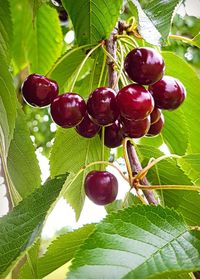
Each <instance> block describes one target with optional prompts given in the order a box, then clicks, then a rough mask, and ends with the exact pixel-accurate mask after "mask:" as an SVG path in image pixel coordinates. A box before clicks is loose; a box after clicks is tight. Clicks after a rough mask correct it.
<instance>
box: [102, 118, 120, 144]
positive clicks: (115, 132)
mask: <svg viewBox="0 0 200 279" xmlns="http://www.w3.org/2000/svg"><path fill="white" fill-rule="evenodd" d="M122 140H123V134H122V125H121V123H120V122H119V121H118V120H116V121H115V123H113V124H112V125H111V126H109V127H106V128H105V137H104V144H105V146H107V147H109V148H116V147H118V146H120V145H121V144H122Z"/></svg>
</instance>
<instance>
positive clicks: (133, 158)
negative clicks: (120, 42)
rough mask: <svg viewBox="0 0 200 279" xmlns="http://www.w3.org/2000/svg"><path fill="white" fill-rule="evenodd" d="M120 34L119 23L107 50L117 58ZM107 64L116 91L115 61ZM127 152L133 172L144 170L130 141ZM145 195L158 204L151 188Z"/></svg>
mask: <svg viewBox="0 0 200 279" xmlns="http://www.w3.org/2000/svg"><path fill="white" fill-rule="evenodd" d="M117 34H118V25H116V26H115V28H114V30H113V31H112V33H111V35H110V38H109V39H108V40H107V42H106V46H107V51H108V52H109V53H110V54H111V56H112V57H114V59H115V60H116V58H117V55H116V53H117V44H116V39H115V36H116V35H117ZM107 64H108V84H109V87H111V88H113V89H114V90H115V91H116V92H117V91H118V90H119V88H118V84H117V83H116V80H117V72H116V71H115V69H114V63H113V61H112V60H111V59H110V58H109V57H108V58H107ZM127 152H128V157H129V160H130V164H131V169H132V172H133V173H135V172H138V171H141V170H142V166H141V163H140V161H139V158H138V156H137V153H136V150H135V148H134V147H133V145H132V144H131V143H130V142H128V144H127ZM140 183H141V184H142V185H150V183H149V181H148V180H147V178H145V177H144V178H143V179H142V180H141V181H140ZM143 192H144V195H145V197H146V199H147V201H148V202H149V203H153V204H158V201H157V200H156V198H155V196H154V193H153V192H152V191H151V190H143Z"/></svg>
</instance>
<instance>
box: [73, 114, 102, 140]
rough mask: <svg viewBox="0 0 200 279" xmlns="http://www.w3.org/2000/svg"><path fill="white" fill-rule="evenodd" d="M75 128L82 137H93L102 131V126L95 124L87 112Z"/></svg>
mask: <svg viewBox="0 0 200 279" xmlns="http://www.w3.org/2000/svg"><path fill="white" fill-rule="evenodd" d="M75 129H76V132H77V133H78V134H79V135H81V136H82V137H85V138H92V137H94V136H95V135H96V134H97V133H98V132H99V131H100V129H101V128H100V126H99V125H97V124H95V123H94V122H93V121H92V120H91V119H90V117H89V116H88V114H87V113H86V114H85V116H84V118H83V120H82V121H81V123H80V124H79V125H77V126H76V128H75Z"/></svg>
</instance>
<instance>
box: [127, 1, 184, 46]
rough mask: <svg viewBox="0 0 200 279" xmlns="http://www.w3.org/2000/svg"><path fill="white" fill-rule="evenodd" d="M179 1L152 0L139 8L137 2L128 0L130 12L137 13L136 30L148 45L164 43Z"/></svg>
mask: <svg viewBox="0 0 200 279" xmlns="http://www.w3.org/2000/svg"><path fill="white" fill-rule="evenodd" d="M181 2H182V1H181V0H168V1H165V0H161V1H160V0H152V1H148V2H146V3H147V4H146V5H145V6H141V4H140V1H138V0H128V3H129V7H130V10H131V11H132V13H133V16H134V15H135V7H134V5H135V6H136V7H137V11H138V29H139V32H140V34H141V36H142V37H143V38H144V39H145V41H147V42H148V43H150V44H153V45H160V44H161V43H165V42H166V40H167V37H168V35H169V32H170V29H171V23H172V18H173V15H174V12H175V10H176V8H177V7H178V6H179V4H180V3H181Z"/></svg>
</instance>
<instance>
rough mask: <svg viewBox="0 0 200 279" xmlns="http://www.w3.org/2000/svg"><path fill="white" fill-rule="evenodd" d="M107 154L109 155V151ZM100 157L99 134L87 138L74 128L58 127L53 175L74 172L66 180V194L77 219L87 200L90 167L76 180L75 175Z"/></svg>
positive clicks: (53, 158)
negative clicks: (87, 180)
mask: <svg viewBox="0 0 200 279" xmlns="http://www.w3.org/2000/svg"><path fill="white" fill-rule="evenodd" d="M106 156H107V157H108V152H107V153H106ZM100 159H101V142H100V139H99V136H96V137H94V138H91V139H86V138H83V137H81V136H79V135H78V134H77V133H76V132H75V130H74V129H66V130H65V129H61V128H60V129H58V131H57V133H56V137H55V142H54V145H53V147H52V151H51V155H50V171H51V176H55V175H58V174H63V173H66V172H71V173H72V174H70V176H69V177H68V179H67V181H66V182H65V187H64V189H65V190H64V196H65V198H66V200H67V201H68V202H69V203H70V205H71V206H72V207H73V209H74V210H75V213H76V218H77V219H78V218H79V216H80V213H81V211H82V208H83V204H84V200H85V191H84V177H85V175H86V174H87V172H88V170H89V169H86V170H84V171H83V172H82V173H81V174H80V175H79V176H78V178H76V180H75V181H73V180H74V177H75V175H76V173H77V172H78V171H79V170H80V169H81V168H82V167H84V166H86V165H87V164H89V163H91V162H94V161H100ZM94 168H95V167H93V169H94Z"/></svg>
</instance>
